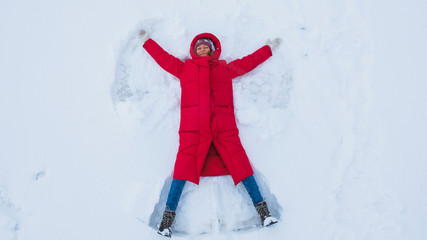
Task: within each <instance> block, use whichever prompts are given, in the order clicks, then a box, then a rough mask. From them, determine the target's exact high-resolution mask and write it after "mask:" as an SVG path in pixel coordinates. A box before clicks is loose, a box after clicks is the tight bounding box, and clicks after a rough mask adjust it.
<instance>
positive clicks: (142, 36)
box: [139, 29, 149, 43]
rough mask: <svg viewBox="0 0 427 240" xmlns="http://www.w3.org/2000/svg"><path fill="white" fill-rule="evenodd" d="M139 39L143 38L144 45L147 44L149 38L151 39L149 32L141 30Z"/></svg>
mask: <svg viewBox="0 0 427 240" xmlns="http://www.w3.org/2000/svg"><path fill="white" fill-rule="evenodd" d="M139 37H140V38H141V40H142V43H145V41H147V40H148V38H149V36H148V32H147V31H145V30H143V29H142V30H140V31H139Z"/></svg>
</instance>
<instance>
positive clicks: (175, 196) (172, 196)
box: [166, 179, 186, 211]
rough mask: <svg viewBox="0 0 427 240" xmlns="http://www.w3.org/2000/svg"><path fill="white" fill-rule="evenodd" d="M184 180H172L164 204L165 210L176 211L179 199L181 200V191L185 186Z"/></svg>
mask: <svg viewBox="0 0 427 240" xmlns="http://www.w3.org/2000/svg"><path fill="white" fill-rule="evenodd" d="M185 182H186V181H185V180H178V179H174V180H173V181H172V184H171V188H170V190H169V195H168V200H167V202H166V210H172V211H176V208H177V206H178V202H179V199H180V198H181V193H182V190H183V189H184V186H185Z"/></svg>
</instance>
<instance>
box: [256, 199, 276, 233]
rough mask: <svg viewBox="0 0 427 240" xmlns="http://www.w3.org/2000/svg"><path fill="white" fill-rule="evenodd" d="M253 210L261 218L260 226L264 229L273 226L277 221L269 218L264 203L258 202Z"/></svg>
mask: <svg viewBox="0 0 427 240" xmlns="http://www.w3.org/2000/svg"><path fill="white" fill-rule="evenodd" d="M255 209H256V211H257V212H258V214H259V217H260V218H261V224H262V225H263V226H264V227H267V226H270V225H273V224H275V223H277V222H278V221H277V219H276V218H275V217H273V216H271V214H270V211H269V210H268V207H267V203H266V202H265V201H262V202H259V203H257V204H256V205H255Z"/></svg>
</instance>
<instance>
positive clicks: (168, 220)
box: [160, 210, 175, 229]
mask: <svg viewBox="0 0 427 240" xmlns="http://www.w3.org/2000/svg"><path fill="white" fill-rule="evenodd" d="M174 217H175V212H173V211H168V210H167V211H165V212H164V214H163V219H162V224H161V227H160V228H162V229H164V228H170V226H171V225H172V223H173V220H174Z"/></svg>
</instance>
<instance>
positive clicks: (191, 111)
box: [179, 106, 200, 131]
mask: <svg viewBox="0 0 427 240" xmlns="http://www.w3.org/2000/svg"><path fill="white" fill-rule="evenodd" d="M199 130H200V129H199V106H190V107H182V108H181V123H180V125H179V131H199Z"/></svg>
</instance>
